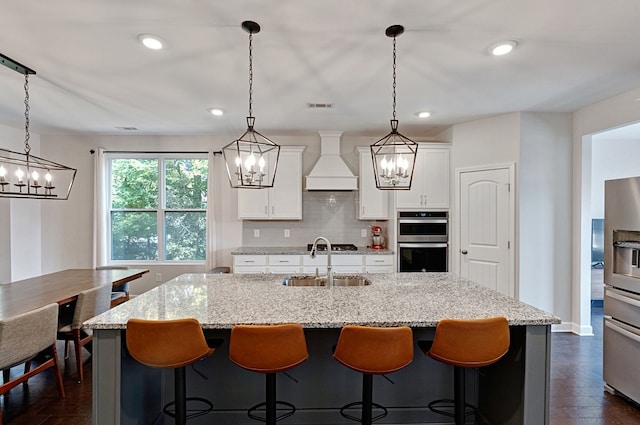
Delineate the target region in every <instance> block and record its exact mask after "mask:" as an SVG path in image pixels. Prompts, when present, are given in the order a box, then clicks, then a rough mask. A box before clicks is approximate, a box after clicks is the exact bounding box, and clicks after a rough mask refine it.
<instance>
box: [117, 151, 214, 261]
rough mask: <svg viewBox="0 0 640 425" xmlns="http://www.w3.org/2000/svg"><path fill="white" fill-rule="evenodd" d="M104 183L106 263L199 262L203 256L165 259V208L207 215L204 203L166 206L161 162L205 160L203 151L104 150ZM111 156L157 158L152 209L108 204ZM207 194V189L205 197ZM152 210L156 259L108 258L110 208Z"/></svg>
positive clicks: (164, 179) (163, 168)
mask: <svg viewBox="0 0 640 425" xmlns="http://www.w3.org/2000/svg"><path fill="white" fill-rule="evenodd" d="M104 158H105V185H106V188H105V189H106V199H105V201H106V205H105V207H106V208H105V214H106V225H107V229H106V242H107V246H106V256H107V262H108V264H110V265H122V266H126V265H203V264H205V263H206V261H207V260H206V258H204V259H202V260H167V259H166V249H165V248H166V246H165V241H166V238H165V230H166V229H165V215H166V213H167V212H169V213H173V212H202V213H204V214H205V216H206V215H207V209H208V204H207V205H206V206H205V208H203V209H201V208H167V207H166V174H165V170H166V167H165V162H166V161H167V160H172V159H205V160H207V161H209V156H208V154H207V153H204V152H156V153H151V152H105V154H104ZM114 159H155V160H157V161H158V204H157V207H156V208H155V209H141V208H133V209H124V208H112V187H111V182H112V176H113V173H112V161H113V160H114ZM208 165H210V164H208ZM208 170H209V167H208V168H207V181H208V180H209V179H210V178H211V176H210V175H209V174H210V173H209V171H208ZM209 196H211V194H209V193H207V197H209ZM120 211H124V212H155V213H156V221H157V222H156V232H157V235H158V242H157V245H158V259H157V260H114V259H113V258H112V254H113V252H112V248H113V239H112V212H120ZM208 225H209V223H208V222H207V223H206V224H205V230H204V231H205V234H206V233H207V232H208V229H207V227H208Z"/></svg>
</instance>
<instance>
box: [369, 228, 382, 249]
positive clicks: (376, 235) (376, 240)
mask: <svg viewBox="0 0 640 425" xmlns="http://www.w3.org/2000/svg"><path fill="white" fill-rule="evenodd" d="M371 249H384V236H382V227H380V226H371Z"/></svg>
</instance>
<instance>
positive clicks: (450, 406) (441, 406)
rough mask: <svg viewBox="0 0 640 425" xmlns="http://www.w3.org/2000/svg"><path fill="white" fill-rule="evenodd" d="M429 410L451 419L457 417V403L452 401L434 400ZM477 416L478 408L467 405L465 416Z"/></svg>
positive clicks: (429, 405)
mask: <svg viewBox="0 0 640 425" xmlns="http://www.w3.org/2000/svg"><path fill="white" fill-rule="evenodd" d="M427 407H428V408H429V410H431V411H432V412H434V413H438V414H440V415H445V416H449V417H451V418H454V417H455V414H454V407H455V401H454V400H450V399H441V400H433V401H432V402H430V403H429V404H428V406H427ZM475 414H476V407H475V406H474V405H472V404H469V403H465V413H464V416H465V417H467V416H472V415H475Z"/></svg>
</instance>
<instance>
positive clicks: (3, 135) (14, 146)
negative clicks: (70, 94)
mask: <svg viewBox="0 0 640 425" xmlns="http://www.w3.org/2000/svg"><path fill="white" fill-rule="evenodd" d="M30 136H31V137H30V139H29V145H30V146H31V153H33V154H35V155H37V154H38V152H39V150H40V136H39V135H38V134H35V133H33V132H31V133H30ZM0 140H2V147H3V148H6V149H9V150H13V151H15V152H19V153H23V152H24V130H18V129H14V128H11V127H7V126H3V125H0ZM42 202H46V201H39V200H34V199H18V200H16V199H2V200H0V239H1V241H0V268H1V269H2V270H1V271H0V282H6V281H15V280H21V279H27V278H29V277H33V276H37V275H39V274H41V270H42V268H41V233H40V227H41V220H40V211H41V205H42V204H41V203H42Z"/></svg>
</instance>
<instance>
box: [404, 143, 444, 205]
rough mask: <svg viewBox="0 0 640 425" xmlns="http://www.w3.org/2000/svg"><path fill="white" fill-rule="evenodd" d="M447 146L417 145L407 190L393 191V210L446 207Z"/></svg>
mask: <svg viewBox="0 0 640 425" xmlns="http://www.w3.org/2000/svg"><path fill="white" fill-rule="evenodd" d="M449 151H450V149H449V147H442V146H437V147H436V146H433V145H422V144H421V145H420V147H419V149H418V156H417V158H416V165H415V168H414V172H413V180H412V182H411V189H410V190H397V191H396V208H398V209H408V208H429V209H448V208H449Z"/></svg>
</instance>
